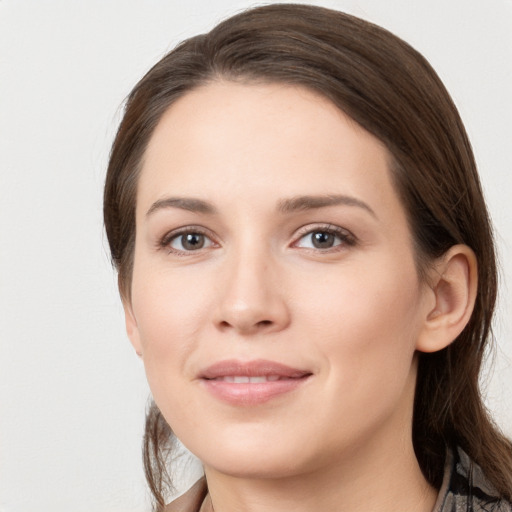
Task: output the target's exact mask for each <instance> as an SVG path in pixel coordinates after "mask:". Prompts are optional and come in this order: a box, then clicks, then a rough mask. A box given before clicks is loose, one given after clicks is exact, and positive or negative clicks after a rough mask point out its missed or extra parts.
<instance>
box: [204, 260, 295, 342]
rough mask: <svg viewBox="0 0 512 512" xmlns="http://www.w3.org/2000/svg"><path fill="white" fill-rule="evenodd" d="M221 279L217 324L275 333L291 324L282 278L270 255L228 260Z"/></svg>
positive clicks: (223, 327) (240, 330) (245, 331)
mask: <svg viewBox="0 0 512 512" xmlns="http://www.w3.org/2000/svg"><path fill="white" fill-rule="evenodd" d="M225 265H226V268H224V269H223V270H224V271H223V272H222V273H221V275H220V277H221V279H220V280H219V294H218V295H217V297H220V300H219V303H218V304H217V308H216V312H215V319H214V321H215V324H216V327H217V328H218V329H220V330H222V331H233V332H236V333H237V334H241V335H250V334H258V333H275V332H278V331H280V330H282V329H284V328H286V327H287V326H288V324H289V323H290V311H289V308H288V304H287V301H286V298H285V290H284V287H283V284H284V283H283V279H280V275H279V269H278V268H276V267H277V265H276V264H275V262H273V260H272V258H271V257H270V256H269V255H268V254H265V253H263V254H256V253H253V254H250V255H245V256H244V255H240V256H238V257H236V258H232V259H230V260H229V261H226V262H225Z"/></svg>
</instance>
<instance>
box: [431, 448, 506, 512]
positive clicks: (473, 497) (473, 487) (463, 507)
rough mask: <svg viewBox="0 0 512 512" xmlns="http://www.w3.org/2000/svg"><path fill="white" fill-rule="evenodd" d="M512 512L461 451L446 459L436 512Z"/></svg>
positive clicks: (478, 467)
mask: <svg viewBox="0 0 512 512" xmlns="http://www.w3.org/2000/svg"><path fill="white" fill-rule="evenodd" d="M459 511H471V512H512V504H511V503H510V502H508V501H506V500H504V499H502V498H500V497H499V494H498V492H497V491H496V490H495V489H494V487H493V486H492V485H491V484H490V483H489V481H488V480H487V479H486V477H485V475H484V473H483V471H482V469H481V468H480V466H478V464H475V463H474V462H473V461H472V460H471V459H470V458H469V456H468V455H467V454H466V453H465V452H464V450H462V449H461V448H457V449H455V450H449V451H448V453H447V456H446V464H445V474H444V480H443V485H442V487H441V490H440V492H439V497H438V501H437V503H436V506H435V507H434V512H459Z"/></svg>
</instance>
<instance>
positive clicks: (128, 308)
mask: <svg viewBox="0 0 512 512" xmlns="http://www.w3.org/2000/svg"><path fill="white" fill-rule="evenodd" d="M123 309H124V318H125V325H126V334H128V338H129V339H130V342H131V344H132V346H133V348H134V349H135V352H136V353H137V355H138V356H139V357H142V345H141V343H140V336H139V328H138V326H137V320H136V319H135V315H134V314H133V308H132V305H131V303H130V302H129V301H127V300H126V299H123Z"/></svg>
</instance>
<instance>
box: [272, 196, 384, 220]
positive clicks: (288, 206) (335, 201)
mask: <svg viewBox="0 0 512 512" xmlns="http://www.w3.org/2000/svg"><path fill="white" fill-rule="evenodd" d="M338 205H343V206H355V207H358V208H362V209H363V210H366V211H367V212H368V213H370V214H371V215H372V216H373V217H375V218H377V215H376V214H375V212H374V211H373V210H372V208H371V207H370V206H369V205H368V204H366V203H365V202H364V201H361V200H360V199H357V198H356V197H352V196H346V195H336V194H329V195H320V196H296V197H292V198H290V199H283V200H282V201H279V203H278V207H277V209H278V211H280V212H282V213H291V212H296V211H305V210H314V209H317V208H325V207H328V206H338Z"/></svg>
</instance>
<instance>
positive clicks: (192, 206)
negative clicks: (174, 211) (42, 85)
mask: <svg viewBox="0 0 512 512" xmlns="http://www.w3.org/2000/svg"><path fill="white" fill-rule="evenodd" d="M165 208H180V209H181V210H187V211H189V212H196V213H206V214H214V213H217V209H216V208H215V206H213V205H212V204H211V203H208V202H207V201H203V200H202V199H193V198H188V197H165V198H163V199H159V200H158V201H155V202H154V203H153V204H152V205H151V208H150V209H149V210H148V211H147V213H146V217H147V216H149V215H151V214H152V213H154V212H156V211H157V210H162V209H165Z"/></svg>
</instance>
